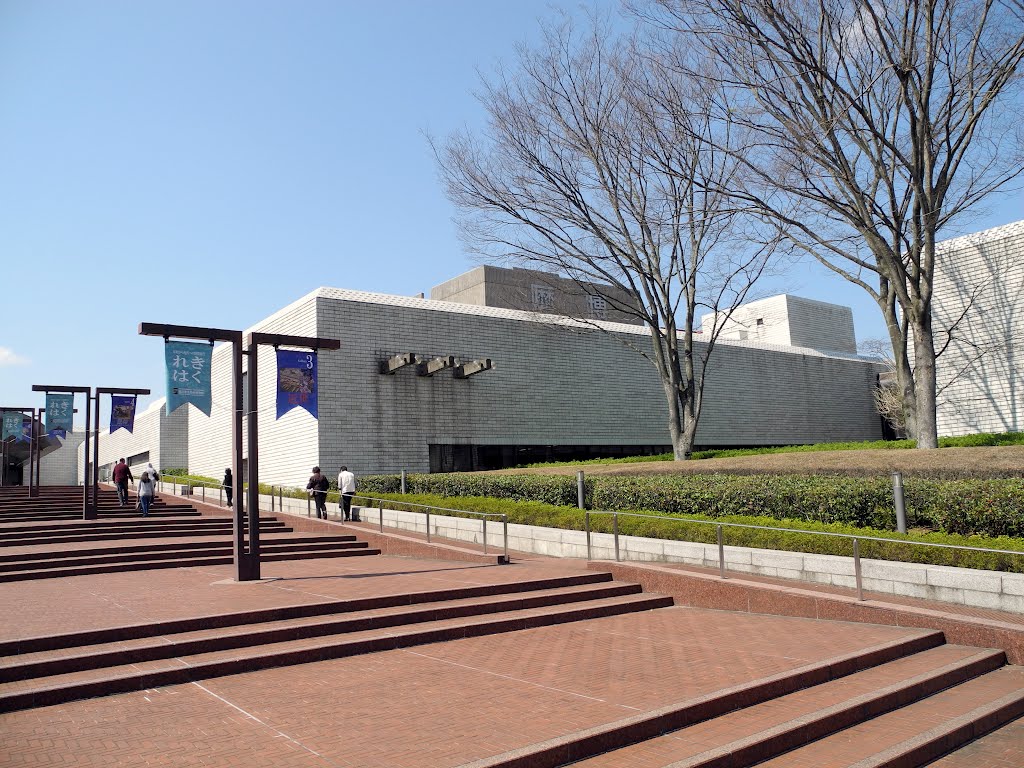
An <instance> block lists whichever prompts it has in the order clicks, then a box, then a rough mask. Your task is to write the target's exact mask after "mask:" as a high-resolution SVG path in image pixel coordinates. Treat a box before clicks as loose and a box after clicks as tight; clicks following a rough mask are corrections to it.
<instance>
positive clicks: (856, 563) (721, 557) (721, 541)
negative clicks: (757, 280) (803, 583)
mask: <svg viewBox="0 0 1024 768" xmlns="http://www.w3.org/2000/svg"><path fill="white" fill-rule="evenodd" d="M591 515H611V516H612V534H611V535H612V537H613V538H614V541H615V561H616V562H619V559H620V557H619V516H620V515H621V516H623V517H640V518H645V519H648V520H662V521H666V520H667V521H670V522H679V523H697V524H698V525H713V526H715V528H716V529H717V530H716V539H717V544H718V569H719V573H720V575H721V578H723V579H725V578H728V577H727V576H726V573H725V570H726V569H725V537H724V532H723V529H724V528H725V527H730V528H749V529H752V530H757V531H779V532H782V533H803V534H810V535H813V536H831V537H833V538H837V539H852V540H853V572H854V577H855V579H856V583H857V598H858V599H859V600H863V599H864V587H863V584H862V579H861V563H860V542H862V541H882V542H885V543H887V544H893V543H896V544H913V545H914V546H918V547H938V548H941V549H961V550H965V551H968V552H988V553H990V554H995V555H1020V556H1022V557H1024V551H1014V550H1010V549H986V548H985V547H968V546H964V545H962V544H938V543H931V542H927V541H909V540H907V539H887V538H884V537H882V536H858V535H857V534H853V533H832V532H830V531H806V530H801V529H799V528H774V527H772V526H770V525H751V524H749V523H722V522H718V521H715V520H694V519H693V518H689V517H672V516H670V515H644V514H640V513H639V512H616V511H605V510H587V511H586V512H585V513H584V530H585V531H586V534H587V559H588V560H593V559H594V558H593V549H592V547H591V542H590V533H591V531H590V516H591ZM897 562H898V561H897Z"/></svg>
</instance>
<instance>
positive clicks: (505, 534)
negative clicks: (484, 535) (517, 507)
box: [501, 515, 512, 563]
mask: <svg viewBox="0 0 1024 768" xmlns="http://www.w3.org/2000/svg"><path fill="white" fill-rule="evenodd" d="M501 528H502V532H503V533H502V536H503V537H504V539H505V562H506V563H511V562H512V560H511V559H510V558H509V556H508V515H502V516H501Z"/></svg>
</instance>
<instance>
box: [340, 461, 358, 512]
mask: <svg viewBox="0 0 1024 768" xmlns="http://www.w3.org/2000/svg"><path fill="white" fill-rule="evenodd" d="M338 491H339V493H341V499H340V501H339V503H338V511H339V512H340V513H341V514H342V515H344V519H345V520H348V519H349V517H350V516H351V518H352V522H354V523H358V522H359V512H358V511H357V512H356V513H355V514H354V515H353V514H352V497H353V496H354V495H355V492H356V476H355V475H353V474H352V473H351V472H349V471H348V467H346V466H342V468H341V471H339V472H338Z"/></svg>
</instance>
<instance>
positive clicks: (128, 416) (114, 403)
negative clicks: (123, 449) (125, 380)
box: [110, 395, 135, 434]
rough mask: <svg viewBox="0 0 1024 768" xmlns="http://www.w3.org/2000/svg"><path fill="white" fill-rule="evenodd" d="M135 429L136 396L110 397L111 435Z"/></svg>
mask: <svg viewBox="0 0 1024 768" xmlns="http://www.w3.org/2000/svg"><path fill="white" fill-rule="evenodd" d="M134 428H135V395H111V396H110V434H114V432H116V431H117V430H119V429H126V430H128V432H131V431H132V429H134Z"/></svg>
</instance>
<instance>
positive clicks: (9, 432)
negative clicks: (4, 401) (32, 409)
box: [0, 411, 25, 440]
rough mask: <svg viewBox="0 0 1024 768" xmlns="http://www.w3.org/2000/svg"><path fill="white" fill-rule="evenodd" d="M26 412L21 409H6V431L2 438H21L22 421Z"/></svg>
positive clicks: (0, 438) (4, 422)
mask: <svg viewBox="0 0 1024 768" xmlns="http://www.w3.org/2000/svg"><path fill="white" fill-rule="evenodd" d="M24 418H25V414H23V413H21V412H20V411H4V420H3V424H4V431H3V437H0V440H7V439H8V438H10V437H13V438H15V439H16V440H17V439H21V422H22V420H24Z"/></svg>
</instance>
